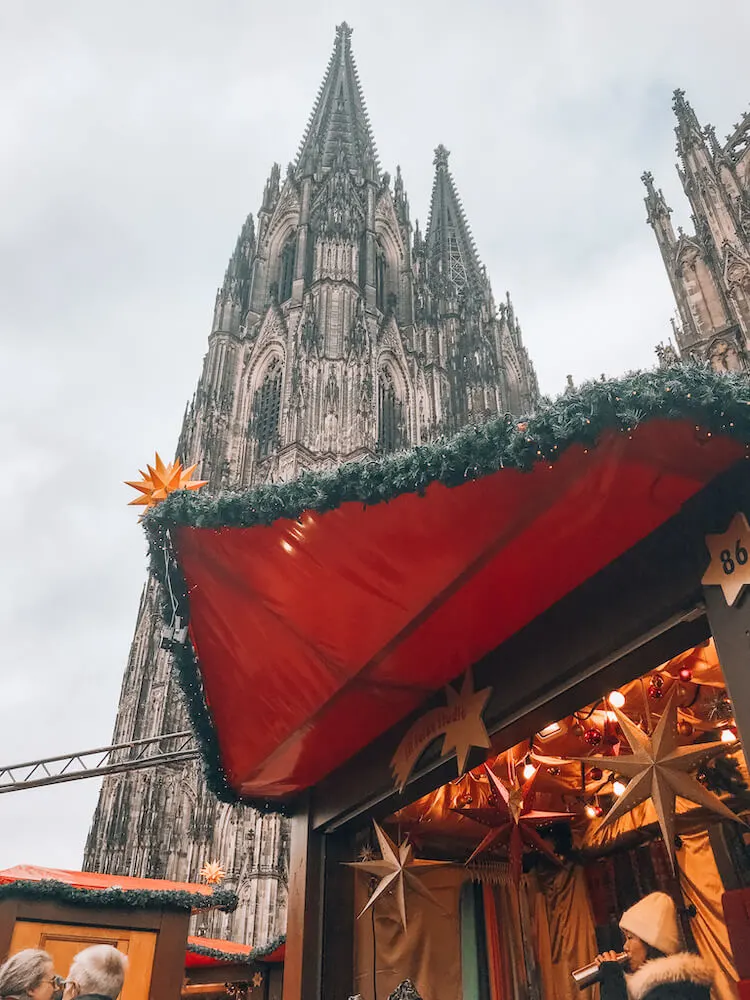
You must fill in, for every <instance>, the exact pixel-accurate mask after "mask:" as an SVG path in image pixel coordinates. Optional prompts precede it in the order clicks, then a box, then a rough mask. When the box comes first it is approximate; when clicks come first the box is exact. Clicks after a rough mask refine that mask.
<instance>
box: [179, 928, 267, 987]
mask: <svg viewBox="0 0 750 1000" xmlns="http://www.w3.org/2000/svg"><path fill="white" fill-rule="evenodd" d="M284 942H285V939H284V938H283V937H282V938H279V939H277V940H274V941H270V942H268V943H267V944H265V945H261V946H259V947H256V948H252V947H251V946H250V945H248V944H239V943H238V942H236V941H224V940H217V939H214V938H206V937H189V938H188V941H187V951H186V953H185V980H184V982H183V985H182V997H184V998H187V997H193V998H200V1000H226V998H227V997H231V998H233V1000H251V998H252V1000H281V990H282V982H283V977H284V950H285V943H284Z"/></svg>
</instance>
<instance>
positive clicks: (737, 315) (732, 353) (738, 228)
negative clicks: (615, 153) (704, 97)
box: [642, 90, 750, 371]
mask: <svg viewBox="0 0 750 1000" xmlns="http://www.w3.org/2000/svg"><path fill="white" fill-rule="evenodd" d="M673 109H674V113H675V117H676V119H677V125H676V127H675V134H676V136H677V156H678V160H679V162H678V164H677V173H678V176H679V178H680V182H681V183H682V187H683V190H684V192H685V195H686V196H687V199H688V201H689V203H690V209H691V220H692V225H693V232H692V233H686V232H684V231H683V230H682V229H681V228H678V230H677V232H676V233H675V231H674V227H673V226H672V222H671V218H670V217H671V214H672V209H671V208H670V207H669V206H668V205H667V203H666V200H665V198H664V195H663V194H662V192H661V190H659V189H657V188H656V186H655V183H654V178H653V175H652V174H651V173H649V172H646V173H644V174H643V177H642V180H643V183H644V184H645V186H646V199H645V203H646V211H647V221H648V223H649V225H650V226H651V227H652V229H653V230H654V234H655V236H656V239H657V242H658V244H659V249H660V251H661V255H662V259H663V261H664V266H665V268H666V270H667V275H668V277H669V281H670V284H671V286H672V292H673V294H674V297H675V301H676V304H677V313H678V321H677V322H673V324H672V329H673V334H674V339H675V344H674V345H671V344H669V345H664V344H661V345H659V347H658V348H657V354H658V355H659V358H660V360H661V362H662V363H663V364H666V363H669V362H670V361H671V360H674V359H677V358H678V357H679V358H686V359H689V358H696V359H701V360H704V361H707V362H709V363H710V364H711V366H712V367H713V368H714V369H716V370H718V371H723V370H726V371H729V370H738V369H742V368H747V367H748V366H749V365H750V362H749V360H748V358H749V355H748V346H749V342H750V112H749V113H746V114H745V115H744V116H743V118H742V120H741V121H740V122H738V123H736V124H735V125H734V128H733V132H732V133H731V135H729V136H727V139H726V143H725V145H724V146H721V145H720V143H719V142H718V140H717V138H716V132H715V129H714V128H713V127H712V126H711V125H706V126H701V124H700V122H699V121H698V117H697V115H696V114H695V111H694V110H693V108H692V107H691V105H690V104H689V102H688V101H687V100H686V98H685V93H684V91H682V90H676V91H675V92H674V101H673Z"/></svg>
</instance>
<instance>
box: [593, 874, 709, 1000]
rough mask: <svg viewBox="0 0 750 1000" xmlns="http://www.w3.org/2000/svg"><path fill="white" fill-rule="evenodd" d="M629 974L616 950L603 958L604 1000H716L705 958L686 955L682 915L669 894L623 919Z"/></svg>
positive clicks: (649, 898)
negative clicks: (680, 926)
mask: <svg viewBox="0 0 750 1000" xmlns="http://www.w3.org/2000/svg"><path fill="white" fill-rule="evenodd" d="M620 930H621V931H622V932H623V934H624V936H625V945H624V951H625V953H626V954H627V956H628V971H627V972H623V970H622V968H621V966H619V965H618V964H617V962H616V961H615V953H614V952H613V951H605V952H604V954H602V955H599V956H598V957H597V962H598V963H599V965H600V966H601V998H602V1000H710V996H711V983H712V976H711V973H710V972H709V970H708V966H707V965H706V964H705V962H704V961H703V959H702V958H700V956H699V955H694V954H693V953H692V952H689V951H680V932H679V930H678V927H677V911H676V909H675V905H674V902H673V901H672V899H671V897H670V896H668V895H667V894H666V893H665V892H652V893H651V894H650V895H649V896H644V897H643V899H641V900H640V901H639V902H637V903H636V904H635V906H631V907H630V909H629V910H626V911H625V912H624V913H623V915H622V919H621V920H620Z"/></svg>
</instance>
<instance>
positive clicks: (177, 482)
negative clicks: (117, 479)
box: [125, 453, 208, 507]
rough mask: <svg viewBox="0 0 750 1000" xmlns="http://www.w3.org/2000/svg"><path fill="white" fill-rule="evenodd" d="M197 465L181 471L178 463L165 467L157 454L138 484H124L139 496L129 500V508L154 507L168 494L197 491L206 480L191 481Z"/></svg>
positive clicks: (142, 473)
mask: <svg viewBox="0 0 750 1000" xmlns="http://www.w3.org/2000/svg"><path fill="white" fill-rule="evenodd" d="M197 467H198V466H197V463H196V464H195V465H191V466H190V467H189V468H187V469H183V467H182V463H181V462H180V461H175V462H170V463H169V464H168V465H165V464H164V462H162V460H161V458H160V457H159V454H158V453H157V455H156V459H155V461H154V465H153V466H150V465H147V466H146V468H147V469H148V472H147V473H146V472H143V471H142V470H140V472H141V479H140V480H138V482H126V483H125V485H126V486H132V487H133V489H134V490H138V492H139V493H140V494H141V496H139V497H136V498H135V500H131V501H130V503H129V504H128V506H129V507H155V506H156V505H157V504H158V503H161V501H162V500H166V498H167V496H168V495H169V494H170V493H174V492H175V491H176V490H199V489H200V488H201V486H206V484H207V483H208V480H207V479H201V480H191V479H190V477H191V476H192V474H193V473H194V472H195V470H196V468H197Z"/></svg>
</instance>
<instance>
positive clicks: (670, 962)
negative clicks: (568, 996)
mask: <svg viewBox="0 0 750 1000" xmlns="http://www.w3.org/2000/svg"><path fill="white" fill-rule="evenodd" d="M712 982H713V976H712V975H711V973H710V972H709V969H708V966H707V965H706V963H705V962H704V961H703V959H702V958H701V957H700V956H699V955H693V954H692V953H691V952H688V951H683V952H680V953H679V954H677V955H665V956H664V957H663V958H652V959H651V960H650V961H648V962H644V964H643V965H642V966H641V967H640V969H638V971H637V972H633V973H632V974H631V975H626V974H625V973H624V972H623V971H622V969H621V967H620V966H619V965H617V963H616V962H603V963H602V988H601V1000H710V998H711V984H712Z"/></svg>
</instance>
